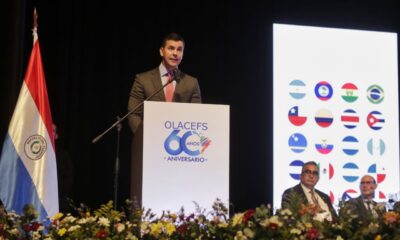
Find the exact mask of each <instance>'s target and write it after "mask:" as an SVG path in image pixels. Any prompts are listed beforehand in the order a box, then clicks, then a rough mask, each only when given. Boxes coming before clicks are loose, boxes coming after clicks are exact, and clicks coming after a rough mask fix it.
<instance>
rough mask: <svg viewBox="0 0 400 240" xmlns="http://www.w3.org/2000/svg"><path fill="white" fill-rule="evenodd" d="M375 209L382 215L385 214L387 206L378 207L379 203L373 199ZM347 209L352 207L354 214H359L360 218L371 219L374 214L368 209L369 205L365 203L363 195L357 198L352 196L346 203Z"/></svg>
mask: <svg viewBox="0 0 400 240" xmlns="http://www.w3.org/2000/svg"><path fill="white" fill-rule="evenodd" d="M372 204H373V206H374V209H375V211H376V213H377V214H378V217H382V216H383V214H384V213H385V212H386V208H383V209H377V208H376V206H377V205H378V203H377V202H375V201H372ZM345 209H350V210H351V211H352V212H353V213H354V214H357V215H358V218H359V219H365V220H367V219H371V217H372V215H371V213H370V212H369V211H368V209H367V207H366V206H365V205H364V199H363V197H362V196H359V197H357V198H352V199H350V200H349V201H347V202H346V203H345Z"/></svg>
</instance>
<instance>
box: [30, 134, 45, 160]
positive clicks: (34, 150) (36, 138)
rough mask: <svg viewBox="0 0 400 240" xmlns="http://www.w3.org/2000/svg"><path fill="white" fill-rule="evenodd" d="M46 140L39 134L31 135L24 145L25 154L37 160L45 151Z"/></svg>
mask: <svg viewBox="0 0 400 240" xmlns="http://www.w3.org/2000/svg"><path fill="white" fill-rule="evenodd" d="M46 150H47V142H46V139H45V138H44V137H43V136H41V135H32V136H30V137H29V138H28V139H27V140H26V141H25V145H24V152H25V155H26V156H27V157H28V158H29V159H31V160H39V159H40V158H42V156H43V155H44V154H45V153H46Z"/></svg>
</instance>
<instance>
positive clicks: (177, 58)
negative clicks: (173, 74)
mask: <svg viewBox="0 0 400 240" xmlns="http://www.w3.org/2000/svg"><path fill="white" fill-rule="evenodd" d="M184 48H185V46H184V44H183V42H182V41H173V40H168V41H166V43H165V46H164V47H161V48H160V55H161V57H162V61H163V63H164V66H165V67H166V68H167V69H168V70H170V69H174V68H177V67H178V66H179V64H180V63H181V61H182V58H183V50H184Z"/></svg>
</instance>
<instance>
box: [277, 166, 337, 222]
mask: <svg viewBox="0 0 400 240" xmlns="http://www.w3.org/2000/svg"><path fill="white" fill-rule="evenodd" d="M318 180H319V168H318V165H317V163H316V162H314V161H310V162H306V163H304V165H303V167H302V169H301V175H300V183H299V184H298V185H296V186H294V187H292V188H289V189H286V190H285V191H284V193H283V195H282V208H289V209H291V208H293V207H294V208H296V209H300V207H301V206H298V205H301V204H304V205H305V206H307V205H310V206H313V208H314V209H315V219H319V220H327V221H336V220H337V214H336V211H335V209H334V208H333V206H332V203H331V200H330V198H329V196H328V195H326V194H325V193H323V192H321V191H319V190H317V189H315V185H316V184H317V183H318ZM293 204H296V205H297V206H293Z"/></svg>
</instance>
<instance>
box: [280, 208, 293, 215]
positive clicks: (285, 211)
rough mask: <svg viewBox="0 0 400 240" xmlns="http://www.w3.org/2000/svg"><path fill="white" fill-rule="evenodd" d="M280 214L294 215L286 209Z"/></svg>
mask: <svg viewBox="0 0 400 240" xmlns="http://www.w3.org/2000/svg"><path fill="white" fill-rule="evenodd" d="M280 214H281V215H288V216H291V215H292V214H293V213H292V211H290V209H287V208H285V209H283V210H282V211H281V212H280Z"/></svg>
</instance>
